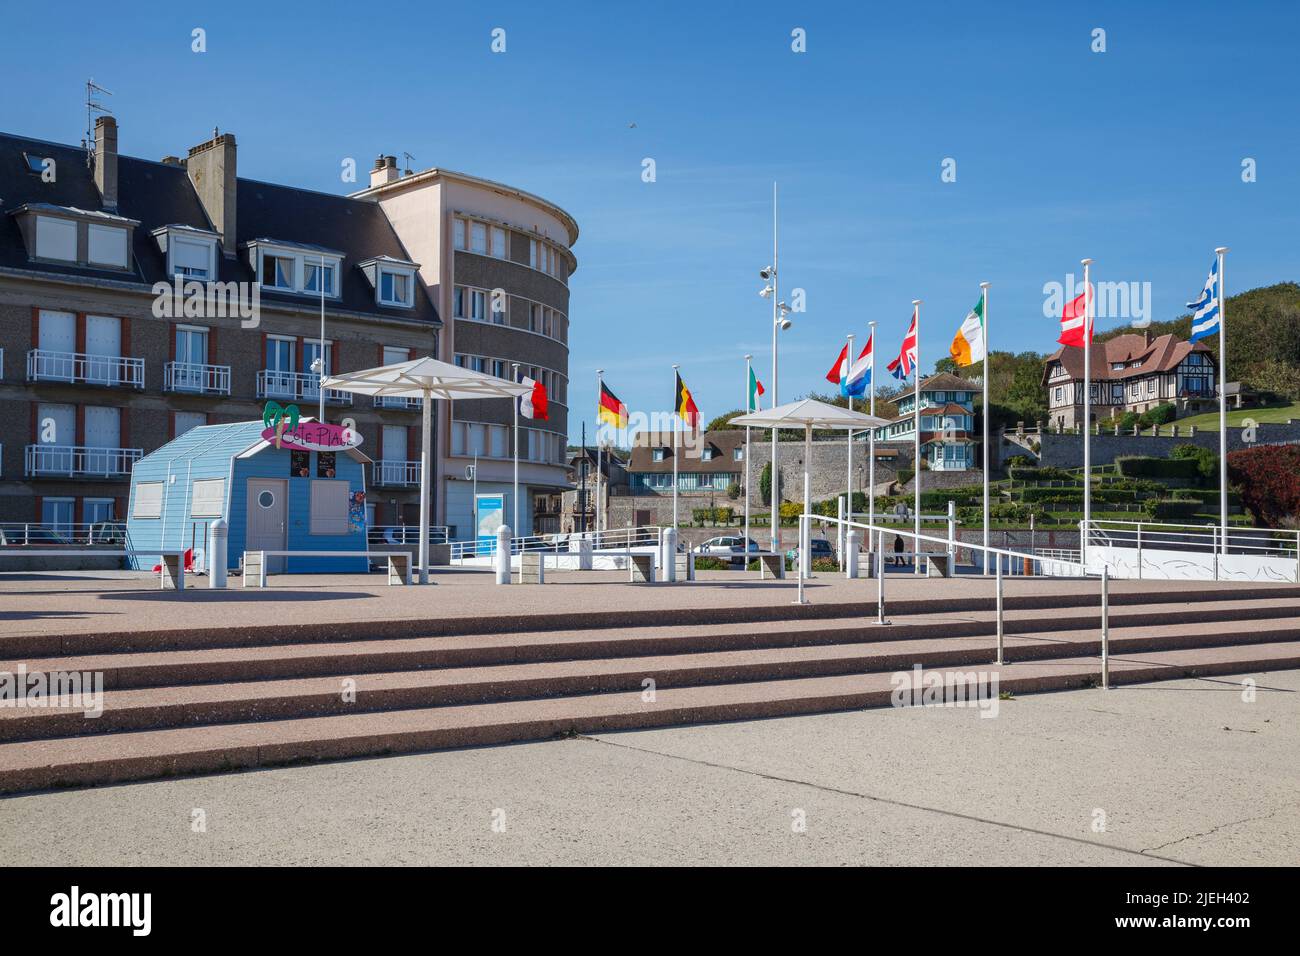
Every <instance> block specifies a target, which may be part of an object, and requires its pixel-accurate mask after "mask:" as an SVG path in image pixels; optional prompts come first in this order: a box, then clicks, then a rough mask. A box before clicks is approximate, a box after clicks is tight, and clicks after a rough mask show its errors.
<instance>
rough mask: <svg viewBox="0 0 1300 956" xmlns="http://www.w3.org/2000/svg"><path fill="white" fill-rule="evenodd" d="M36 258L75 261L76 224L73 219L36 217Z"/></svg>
mask: <svg viewBox="0 0 1300 956" xmlns="http://www.w3.org/2000/svg"><path fill="white" fill-rule="evenodd" d="M36 258H38V259H58V260H60V261H62V262H76V261H77V223H76V220H73V219H55V218H54V217H53V216H37V217H36Z"/></svg>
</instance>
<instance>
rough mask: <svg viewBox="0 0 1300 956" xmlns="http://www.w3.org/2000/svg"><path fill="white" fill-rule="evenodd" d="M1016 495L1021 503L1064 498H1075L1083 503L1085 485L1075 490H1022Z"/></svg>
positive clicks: (1076, 487) (1048, 488) (1078, 486)
mask: <svg viewBox="0 0 1300 956" xmlns="http://www.w3.org/2000/svg"><path fill="white" fill-rule="evenodd" d="M1016 494H1017V495H1018V496H1019V498H1020V500H1021V501H1060V500H1061V499H1063V498H1075V499H1077V500H1078V501H1079V503H1080V504H1082V503H1083V485H1077V486H1075V487H1074V488H1051V487H1047V488H1021V489H1018V490H1017V492H1016Z"/></svg>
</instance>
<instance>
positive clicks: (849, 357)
mask: <svg viewBox="0 0 1300 956" xmlns="http://www.w3.org/2000/svg"><path fill="white" fill-rule="evenodd" d="M844 364H845V369H844V385H845V391H847V390H848V377H849V373H850V372H852V371H853V333H852V332H850V333H849V345H848V351H846V352H845V353H844ZM848 399H849V411H853V393H852V392H849V395H848ZM848 432H849V498H848V501H847V502H846V503H845V506H844V516H845V517H846V518H847V519H848V520H849V521H852V520H853V429H852V428H850V429H849V430H848ZM844 531H845V528H844V525H840V536H841V537H843V536H844ZM841 557H842V558H843V556H842V555H841ZM843 560H844V561H845V563H847V562H848V558H843Z"/></svg>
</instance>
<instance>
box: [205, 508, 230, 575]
mask: <svg viewBox="0 0 1300 956" xmlns="http://www.w3.org/2000/svg"><path fill="white" fill-rule="evenodd" d="M229 536H230V526H229V525H228V524H226V519H225V518H218V519H217V520H216V521H214V522H212V525H211V526H210V527H209V528H208V587H209V588H224V587H225V586H226V543H227V538H228V537H229Z"/></svg>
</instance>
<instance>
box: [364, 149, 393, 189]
mask: <svg viewBox="0 0 1300 956" xmlns="http://www.w3.org/2000/svg"><path fill="white" fill-rule="evenodd" d="M397 178H398V172H397V157H396V156H384V155H383V154H382V153H381V154H380V155H379V156H378V157H377V158H376V159H375V168H374V169H372V170H370V185H371V187H372V188H373V187H375V186H382V185H383V184H384V183H391V182H392V181H393V180H394V179H397Z"/></svg>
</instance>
